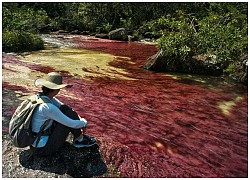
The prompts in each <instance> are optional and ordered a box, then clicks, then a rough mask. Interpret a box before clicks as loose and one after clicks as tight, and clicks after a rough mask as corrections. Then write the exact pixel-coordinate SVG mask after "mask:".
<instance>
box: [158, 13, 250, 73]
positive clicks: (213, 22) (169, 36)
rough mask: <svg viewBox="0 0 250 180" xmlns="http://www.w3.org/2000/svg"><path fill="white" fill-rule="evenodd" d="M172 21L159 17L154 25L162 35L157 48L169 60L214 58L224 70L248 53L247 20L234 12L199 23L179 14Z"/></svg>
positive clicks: (244, 16) (169, 18) (242, 15)
mask: <svg viewBox="0 0 250 180" xmlns="http://www.w3.org/2000/svg"><path fill="white" fill-rule="evenodd" d="M177 14H178V15H177V16H175V17H172V16H170V15H169V16H167V17H162V18H160V19H159V20H158V21H157V24H158V27H159V26H160V25H163V24H164V26H165V27H164V29H161V30H160V33H161V34H162V35H163V36H162V37H161V38H160V39H159V40H158V42H159V47H160V48H161V49H162V50H163V54H164V55H165V56H167V57H172V59H186V57H191V56H194V55H215V56H216V61H217V62H219V63H221V64H222V67H223V68H226V67H227V66H228V65H229V64H231V63H232V62H235V61H237V60H238V59H239V57H240V56H241V55H242V54H244V53H247V47H248V35H247V16H246V15H245V14H242V13H241V12H240V11H239V10H237V9H231V11H230V12H225V13H223V14H217V13H216V12H213V13H210V15H209V16H207V17H204V18H202V19H200V20H198V19H196V18H195V17H194V16H192V15H188V14H184V13H183V12H182V11H179V12H178V13H177Z"/></svg>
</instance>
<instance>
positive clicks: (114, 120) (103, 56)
mask: <svg viewBox="0 0 250 180" xmlns="http://www.w3.org/2000/svg"><path fill="white" fill-rule="evenodd" d="M51 71H57V72H60V73H61V74H62V75H63V77H64V82H66V83H70V84H73V88H71V89H64V90H62V91H60V94H59V95H58V99H62V101H63V102H64V103H66V104H68V105H70V106H71V107H73V108H74V110H75V111H76V112H77V113H79V115H80V116H82V117H84V118H86V119H87V120H88V122H89V123H88V130H87V133H89V134H91V135H94V136H95V137H96V138H97V140H98V147H92V148H85V149H80V150H79V149H75V148H73V147H72V146H71V141H70V137H69V139H68V140H67V142H66V143H65V147H64V149H62V151H61V152H58V153H57V154H55V156H52V157H47V158H40V157H35V156H33V155H32V153H31V152H30V150H29V148H24V149H20V148H16V147H14V146H13V145H12V143H11V141H10V137H9V135H8V125H9V121H10V119H11V116H12V114H13V113H14V111H15V109H16V108H17V106H18V105H19V104H20V103H21V102H22V101H23V100H24V99H25V98H27V97H28V96H30V95H32V94H34V93H36V92H38V91H39V89H38V88H37V87H35V86H34V80H35V79H37V78H39V77H43V76H44V75H45V74H47V73H48V72H51ZM2 177H4V178H14V177H30V178H36V177H38V178H41V177H42V178H43V177H44V178H49V177H67V178H71V177H96V178H100V177H101V178H102V177H104V178H106V177H109V178H118V177H119V178H121V177H122V178H138V177H141V178H145V177H147V178H160V177H162V178H173V177H179V178H184V177H188V178H196V177H205V178H208V177H209V178H213V177H215V178H221V177H226V178H229V177H234V178H239V177H248V3H247V2H176V3H174V2H150V3H149V2H96V3H95V2H74V3H73V2H72V3H71V2H51V3H50V2H46V3H45V2H3V3H2Z"/></svg>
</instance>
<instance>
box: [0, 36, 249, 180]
mask: <svg viewBox="0 0 250 180" xmlns="http://www.w3.org/2000/svg"><path fill="white" fill-rule="evenodd" d="M71 45H72V46H74V47H77V48H82V49H89V50H96V51H101V52H106V53H109V54H112V55H115V56H117V57H118V56H122V57H129V58H131V61H132V62H133V63H128V62H127V61H126V60H123V59H121V58H119V57H118V58H117V59H114V61H112V62H111V63H109V65H110V66H114V67H119V68H122V69H124V70H125V71H126V72H128V74H126V76H127V77H128V80H124V79H111V78H108V77H92V78H91V80H89V81H84V80H82V79H80V78H79V77H77V76H71V75H69V74H68V72H62V73H63V75H64V77H65V82H70V83H71V84H73V85H74V86H73V87H74V88H72V89H70V90H67V91H69V92H70V93H71V94H72V93H73V94H74V95H75V97H74V99H72V98H71V97H61V98H63V99H64V102H65V103H67V104H69V105H70V106H72V107H73V108H74V109H75V110H76V111H77V112H78V113H79V114H80V115H81V116H82V117H85V118H86V119H87V120H88V121H89V125H88V130H87V133H89V134H92V135H94V136H96V137H97V138H98V139H99V140H100V141H101V146H100V148H101V152H102V156H103V158H104V159H105V161H106V163H111V164H113V166H114V167H115V168H116V169H118V170H119V171H120V173H121V177H132V178H133V177H152V178H153V177H159V178H160V177H168V178H170V177H182V178H184V177H210V178H213V177H248V92H247V87H244V86H242V85H239V84H233V83H226V82H224V81H222V80H221V79H219V78H218V79H217V78H215V77H211V78H209V77H203V78H204V79H206V80H209V79H210V80H211V82H210V83H212V86H209V85H208V83H202V82H199V81H195V80H194V79H192V78H187V77H186V76H182V75H179V76H180V77H182V78H173V76H170V75H168V74H164V73H156V72H151V71H148V70H145V69H142V68H141V66H142V65H143V64H144V63H145V61H146V60H147V58H148V57H150V56H152V55H153V54H155V53H156V52H157V48H156V47H155V45H152V44H145V43H138V42H119V41H110V40H101V39H86V38H85V37H84V36H74V37H73V38H72V39H71ZM9 56H13V55H7V54H5V55H3V65H4V63H6V62H10V60H8V58H7V57H9ZM11 61H12V62H15V63H17V64H22V65H24V66H26V67H29V68H30V69H33V70H39V71H41V72H49V71H51V70H53V69H52V68H50V67H48V66H47V67H43V66H39V65H32V64H29V63H24V62H21V61H19V60H18V58H12V60H11ZM129 78H131V80H129ZM132 78H133V80H132ZM212 80H213V81H212ZM3 87H4V88H7V89H10V90H16V89H19V90H21V91H23V92H29V90H28V89H24V88H23V89H22V87H21V86H18V87H15V86H11V85H9V84H8V83H5V82H3ZM58 98H59V99H60V95H59V96H58ZM78 98H79V99H84V100H78ZM223 104H224V106H223ZM228 104H231V105H230V106H229V105H228ZM220 105H221V106H220ZM227 105H228V106H227ZM220 107H226V109H225V108H224V109H223V108H220ZM3 108H5V109H6V111H7V108H6V107H3ZM12 110H13V109H12ZM223 110H224V111H223ZM3 128H4V127H3Z"/></svg>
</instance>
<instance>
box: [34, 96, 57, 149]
mask: <svg viewBox="0 0 250 180" xmlns="http://www.w3.org/2000/svg"><path fill="white" fill-rule="evenodd" d="M30 99H31V102H32V103H35V104H37V105H39V104H43V103H52V101H51V100H49V99H48V98H42V97H41V96H39V95H34V96H31V98H30ZM50 121H51V120H50V119H48V120H46V121H45V122H44V123H43V125H42V126H41V127H40V130H39V132H38V133H37V134H36V138H37V140H36V147H37V145H38V143H39V141H40V139H41V136H42V134H43V131H44V129H45V128H46V127H47V126H48V125H49V123H50Z"/></svg>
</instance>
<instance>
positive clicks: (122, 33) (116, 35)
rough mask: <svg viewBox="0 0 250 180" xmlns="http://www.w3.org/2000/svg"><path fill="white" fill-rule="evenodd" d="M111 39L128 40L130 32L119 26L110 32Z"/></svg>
mask: <svg viewBox="0 0 250 180" xmlns="http://www.w3.org/2000/svg"><path fill="white" fill-rule="evenodd" d="M108 36H109V39H111V40H120V41H127V40H128V33H127V31H126V29H125V28H119V29H116V30H113V31H110V32H109V33H108Z"/></svg>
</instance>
